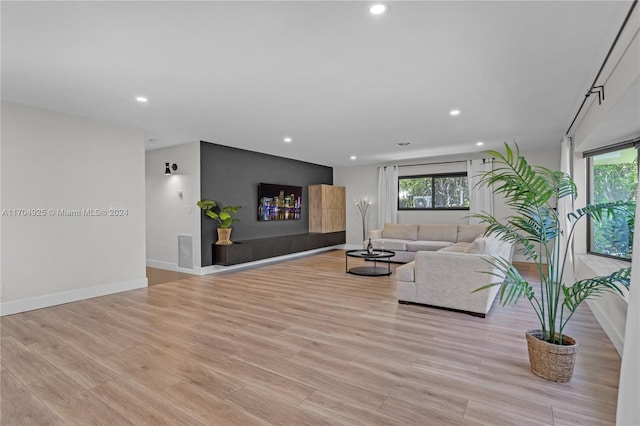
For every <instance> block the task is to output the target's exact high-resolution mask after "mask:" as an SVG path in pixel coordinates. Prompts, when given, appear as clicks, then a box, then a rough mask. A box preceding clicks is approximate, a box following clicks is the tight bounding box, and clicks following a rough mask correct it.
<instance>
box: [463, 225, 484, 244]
mask: <svg viewBox="0 0 640 426" xmlns="http://www.w3.org/2000/svg"><path fill="white" fill-rule="evenodd" d="M486 229H487V226H486V225H458V236H457V239H456V241H457V242H459V243H460V242H466V243H470V242H472V241H473V240H475V239H476V238H477V237H479V236H482V234H484V231H486Z"/></svg>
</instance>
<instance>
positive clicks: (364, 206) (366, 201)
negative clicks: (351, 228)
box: [353, 198, 373, 247]
mask: <svg viewBox="0 0 640 426" xmlns="http://www.w3.org/2000/svg"><path fill="white" fill-rule="evenodd" d="M353 201H355V203H356V207H357V208H358V211H359V212H360V216H361V217H362V245H363V247H364V244H365V243H364V240H365V239H366V238H367V237H366V234H367V220H366V219H367V210H369V206H370V205H371V204H373V198H360V199H356V200H353Z"/></svg>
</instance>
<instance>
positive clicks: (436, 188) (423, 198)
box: [398, 172, 469, 210]
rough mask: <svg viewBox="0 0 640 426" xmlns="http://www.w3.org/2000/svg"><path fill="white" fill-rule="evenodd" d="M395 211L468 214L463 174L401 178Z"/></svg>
mask: <svg viewBox="0 0 640 426" xmlns="http://www.w3.org/2000/svg"><path fill="white" fill-rule="evenodd" d="M398 210H469V181H468V179H467V174H466V173H464V172H463V173H445V174H434V175H419V176H401V177H400V178H398Z"/></svg>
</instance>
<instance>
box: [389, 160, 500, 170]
mask: <svg viewBox="0 0 640 426" xmlns="http://www.w3.org/2000/svg"><path fill="white" fill-rule="evenodd" d="M478 160H479V158H478ZM486 160H487V159H486V158H483V159H482V161H486ZM489 160H493V158H491V159H489ZM467 161H469V160H455V161H436V162H433V163H420V164H404V165H399V166H398V167H417V166H433V165H436V164H454V163H466V162H467ZM380 167H385V168H386V167H393V166H380Z"/></svg>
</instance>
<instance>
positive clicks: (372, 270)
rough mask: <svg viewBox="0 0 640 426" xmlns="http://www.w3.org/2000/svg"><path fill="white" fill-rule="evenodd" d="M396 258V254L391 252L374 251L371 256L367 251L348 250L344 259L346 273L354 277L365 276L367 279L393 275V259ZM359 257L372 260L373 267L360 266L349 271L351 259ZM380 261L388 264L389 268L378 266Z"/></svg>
mask: <svg viewBox="0 0 640 426" xmlns="http://www.w3.org/2000/svg"><path fill="white" fill-rule="evenodd" d="M393 256H395V252H393V251H391V250H374V251H373V253H371V254H369V253H367V251H366V250H347V251H346V252H345V257H344V267H345V270H346V272H348V273H350V274H353V275H364V276H367V277H379V276H383V275H391V260H390V259H391V258H392V257H393ZM350 257H359V258H360V259H365V260H372V261H373V266H358V267H355V268H351V269H349V258H350ZM378 261H383V262H385V261H386V262H387V267H386V268H383V267H380V266H378Z"/></svg>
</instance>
